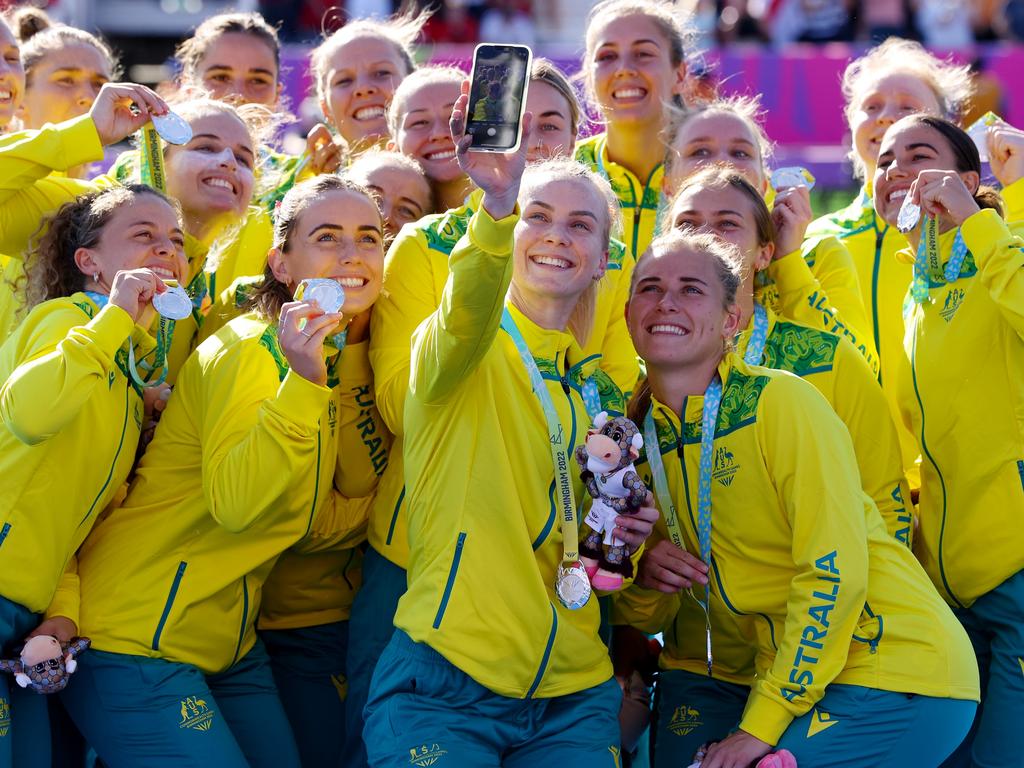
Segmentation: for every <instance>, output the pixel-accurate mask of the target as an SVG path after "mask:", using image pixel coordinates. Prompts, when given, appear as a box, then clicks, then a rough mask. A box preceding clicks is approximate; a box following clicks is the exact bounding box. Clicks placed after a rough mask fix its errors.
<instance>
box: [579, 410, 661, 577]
mask: <svg viewBox="0 0 1024 768" xmlns="http://www.w3.org/2000/svg"><path fill="white" fill-rule="evenodd" d="M643 444H644V438H643V436H642V435H641V434H640V430H638V429H637V427H636V424H634V423H633V422H632V421H630V420H629V419H627V418H626V417H624V416H616V417H615V418H614V419H613V418H609V416H608V414H607V413H604V412H602V413H599V414H598V416H597V418H596V419H594V427H593V429H590V430H588V431H587V441H586V443H585V444H583V445H581V446H579V447H578V448H577V449H576V462H577V463H578V464H579V465H580V470H581V473H580V477H581V479H582V480H583V482H584V484H585V485H586V486H587V491H588V492H589V493H590V495H591V497H592V498H593V499H594V504H593V506H591V508H590V512H589V513H588V514H587V517H586V519H585V520H584V521H583V530H582V541H581V543H580V555H581V557H580V559H581V560H582V561H583V565H584V567H585V568H586V569H587V574H588V575H589V576H590V583H591V584H593V585H594V588H595V589H601V590H606V591H612V590H616V589H621V588H622V581H623V578H624V577H626V578H628V577H630V576H632V575H633V562H632V561H631V560H630V559H629V556H628V554H627V552H626V545H625V543H624V542H622V541H620V540H619V539H617V538H616V537H615V536H613V535H612V531H613V530H614V529H615V518H616V517H617V516H619V515H628V514H632V513H633V512H635V511H636V510H637V509H639V508H640V505H641V504H643V501H644V499H645V498H646V497H647V486H645V485H644V482H643V480H641V479H640V476H639V475H637V473H636V470H635V469H634V468H633V462H634V461H636V459H637V457H639V456H640V449H641V448H642V447H643Z"/></svg>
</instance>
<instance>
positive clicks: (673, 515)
mask: <svg viewBox="0 0 1024 768" xmlns="http://www.w3.org/2000/svg"><path fill="white" fill-rule="evenodd" d="M766 325H767V324H766ZM721 404H722V380H721V379H720V378H719V377H718V375H717V374H716V375H715V378H714V379H713V380H712V382H711V383H710V384H709V385H708V388H707V391H705V392H704V408H703V411H702V413H701V432H700V480H699V482H698V485H697V539H698V542H699V545H700V559H701V560H702V561H704V563H705V565H707V566H708V568H710V567H711V468H712V465H713V463H714V443H715V425H716V423H717V422H718V409H719V407H720V406H721ZM644 445H645V446H646V453H647V463H648V464H649V465H650V467H651V474H652V475H653V477H654V489H655V495H656V496H657V499H658V506H659V507H661V512H662V514H663V515H664V516H665V525H666V527H667V528H668V535H669V538H670V539H671V540H672V543H673V544H675V545H676V546H677V547H679V548H680V549H686V547H685V546H684V545H683V536H682V531H681V530H680V528H679V516H678V513H677V511H676V507H675V504H674V503H673V501H672V496H671V494H670V493H669V490H668V478H667V476H666V474H665V465H664V463H663V462H662V460H661V447H660V445H659V443H658V435H657V430H656V429H655V427H654V415H653V410H650V409H649V410H648V411H647V416H646V417H645V418H644ZM680 460H681V461H682V460H683V458H682V457H680ZM689 593H690V597H692V598H693V600H694V601H695V602H696V603H697V605H699V606H700V607H701V610H703V611H704V622H705V631H706V637H707V664H708V677H710V676H711V668H712V664H713V656H712V653H711V613H710V607H709V606H710V603H711V582H710V580H709V581H708V583H707V584H705V585H704V599H703V600H701V599H700V598H699V597H697V594H696V593H695V592H694V591H693V588H692V587H691V588H690V589H689Z"/></svg>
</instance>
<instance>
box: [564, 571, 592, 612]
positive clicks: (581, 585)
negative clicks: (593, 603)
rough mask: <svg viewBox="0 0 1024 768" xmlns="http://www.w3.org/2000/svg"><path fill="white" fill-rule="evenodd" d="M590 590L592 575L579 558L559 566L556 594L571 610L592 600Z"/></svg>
mask: <svg viewBox="0 0 1024 768" xmlns="http://www.w3.org/2000/svg"><path fill="white" fill-rule="evenodd" d="M590 592H591V589H590V577H588V576H587V571H586V569H585V568H584V567H583V564H582V563H581V562H580V561H579V560H577V561H576V562H575V563H570V564H569V565H560V566H558V572H557V573H556V574H555V594H556V595H557V596H558V600H559V602H561V603H562V605H564V606H565V607H566V608H568V609H569V610H570V611H575V610H578V609H579V608H582V607H583V606H584V605H586V604H587V601H588V600H590Z"/></svg>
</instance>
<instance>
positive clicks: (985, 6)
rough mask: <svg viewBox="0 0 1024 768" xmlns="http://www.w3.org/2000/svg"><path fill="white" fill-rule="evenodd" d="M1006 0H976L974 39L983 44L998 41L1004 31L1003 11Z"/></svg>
mask: <svg viewBox="0 0 1024 768" xmlns="http://www.w3.org/2000/svg"><path fill="white" fill-rule="evenodd" d="M1005 2H1006V0H974V18H973V19H972V21H973V23H974V39H975V40H976V41H977V42H979V43H981V42H985V43H987V42H991V41H993V40H998V39H999V36H1000V34H1002V33H1003V32H1004V31H1005V30H1003V29H1002V26H1003V25H1002V24H1001V21H1002V9H1003V5H1005Z"/></svg>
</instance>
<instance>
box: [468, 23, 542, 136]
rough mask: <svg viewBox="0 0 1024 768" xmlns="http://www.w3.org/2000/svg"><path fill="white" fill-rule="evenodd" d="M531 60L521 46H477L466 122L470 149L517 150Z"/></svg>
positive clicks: (526, 50)
mask: <svg viewBox="0 0 1024 768" xmlns="http://www.w3.org/2000/svg"><path fill="white" fill-rule="evenodd" d="M530 59H531V54H530V49H529V48H527V47H526V46H524V45H497V44H493V45H492V44H486V43H485V44H482V45H478V46H477V48H476V52H475V53H474V54H473V80H472V83H471V85H470V89H469V108H468V110H469V114H468V116H467V120H466V133H468V134H469V135H470V136H472V137H473V143H472V144H471V145H470V147H471V148H472V149H477V150H484V151H492V152H506V151H509V150H512V149H516V148H518V147H519V123H520V121H521V120H522V117H523V110H524V109H525V101H526V85H527V82H528V81H529V77H530Z"/></svg>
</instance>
